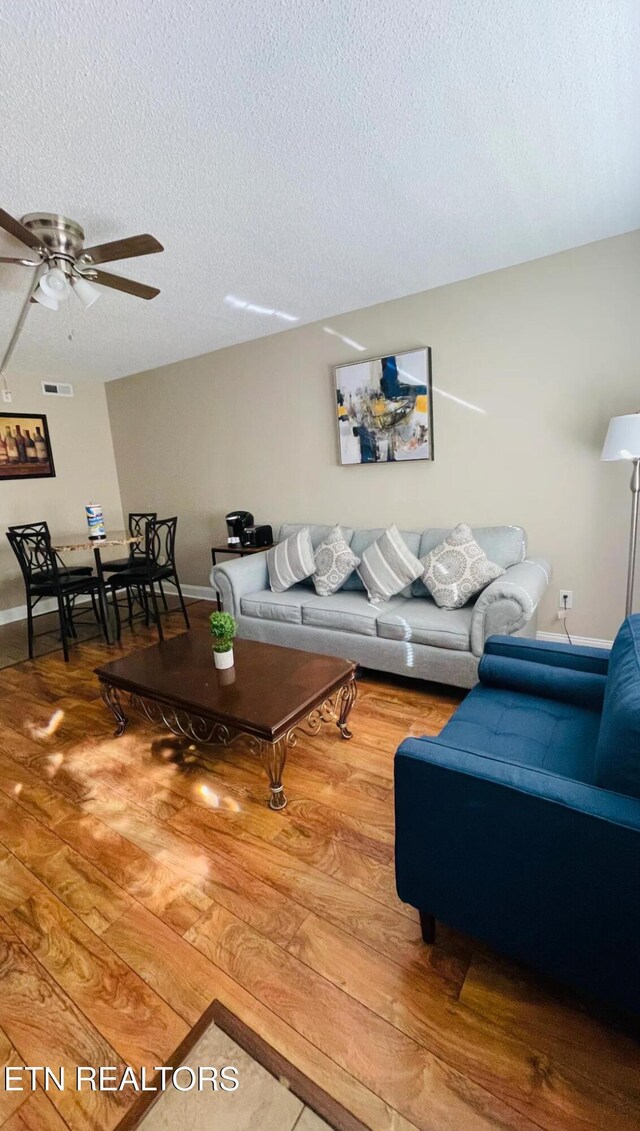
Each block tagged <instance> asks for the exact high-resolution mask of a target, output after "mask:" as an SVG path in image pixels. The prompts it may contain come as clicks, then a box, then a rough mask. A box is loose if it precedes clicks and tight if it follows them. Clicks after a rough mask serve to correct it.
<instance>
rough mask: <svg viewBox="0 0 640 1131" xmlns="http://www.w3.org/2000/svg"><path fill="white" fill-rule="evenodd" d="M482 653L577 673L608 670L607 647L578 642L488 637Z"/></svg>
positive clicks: (599, 673)
mask: <svg viewBox="0 0 640 1131" xmlns="http://www.w3.org/2000/svg"><path fill="white" fill-rule="evenodd" d="M484 651H485V654H486V655H488V656H505V657H507V658H508V659H514V660H528V661H529V662H530V663H532V664H549V665H550V666H552V667H555V668H570V669H572V670H573V671H577V672H593V673H594V675H605V676H606V674H607V672H608V670H609V657H610V655H611V652H610V651H609V649H608V648H585V647H583V646H581V645H579V644H569V642H568V641H567V643H566V644H564V643H556V642H555V641H553V642H552V641H550V640H528V639H526V638H523V637H519V636H490V637H489V638H488V639H487V640H486V641H485V646H484Z"/></svg>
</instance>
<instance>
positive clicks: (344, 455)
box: [335, 346, 433, 464]
mask: <svg viewBox="0 0 640 1131" xmlns="http://www.w3.org/2000/svg"><path fill="white" fill-rule="evenodd" d="M335 379H336V398H337V412H338V436H339V441H340V461H341V463H343V464H347V463H399V462H401V461H404V460H414V459H433V411H432V404H431V350H430V349H429V347H428V346H426V347H424V348H423V349H416V350H409V351H407V352H406V353H396V354H388V355H387V356H385V357H375V358H372V359H371V360H370V361H356V362H353V363H351V364H349V365H338V366H337V367H336V370H335Z"/></svg>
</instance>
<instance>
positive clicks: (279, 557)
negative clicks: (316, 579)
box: [267, 526, 316, 593]
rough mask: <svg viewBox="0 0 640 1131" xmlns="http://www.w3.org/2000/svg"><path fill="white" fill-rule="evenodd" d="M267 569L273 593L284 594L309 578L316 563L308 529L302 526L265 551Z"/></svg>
mask: <svg viewBox="0 0 640 1131" xmlns="http://www.w3.org/2000/svg"><path fill="white" fill-rule="evenodd" d="M267 568H268V570H269V584H270V585H271V588H272V589H273V592H274V593H285V592H286V590H287V589H290V588H291V586H292V585H295V584H296V582H297V581H304V579H305V577H310V576H311V574H312V573H314V571H315V568H316V563H315V559H314V556H313V547H312V545H311V536H310V534H309V528H308V527H307V526H303V528H302V530H298V531H297V532H296V533H295V534H291V535H290V537H289V538H285V540H284V542H278V543H277V545H275V546H274V547H273V548H272V549H271V550H267Z"/></svg>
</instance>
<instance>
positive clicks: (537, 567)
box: [471, 558, 551, 656]
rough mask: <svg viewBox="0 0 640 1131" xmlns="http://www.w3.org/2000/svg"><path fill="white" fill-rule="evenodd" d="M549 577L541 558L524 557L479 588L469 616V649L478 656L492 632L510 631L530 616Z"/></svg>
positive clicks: (522, 624) (548, 571)
mask: <svg viewBox="0 0 640 1131" xmlns="http://www.w3.org/2000/svg"><path fill="white" fill-rule="evenodd" d="M550 580H551V566H550V565H549V563H548V562H546V561H545V560H544V559H543V558H526V559H525V561H523V562H517V564H516V565H512V566H509V568H508V569H507V570H505V572H504V573H503V574H502V576H501V577H498V578H496V580H495V581H492V582H491V585H488V586H487V588H486V589H484V590H483V591H482V593H481V594H480V596H479V597H478V600H477V601H476V603H475V607H474V610H473V616H472V618H471V651H472V652H473V654H474V656H481V655H482V653H483V651H484V642H485V640H486V639H487V637H488V636H492V635H494V634H495V633H503V634H505V635H511V633H513V632H519V631H520V629H521V628H524V626H525V625H526V624H527V623H528V621H530V620H531V618H532V616H533V615H534V613H535V611H536V609H537V607H538V604H539V602H540V599H541V597H542V595H543V593H544V591H545V589H546V588H547V585H548V584H549V581H550Z"/></svg>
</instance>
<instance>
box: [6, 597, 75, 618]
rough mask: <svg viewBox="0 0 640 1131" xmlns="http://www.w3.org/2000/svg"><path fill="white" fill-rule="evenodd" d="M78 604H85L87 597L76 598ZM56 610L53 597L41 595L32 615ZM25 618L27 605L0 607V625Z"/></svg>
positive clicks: (55, 602) (39, 615)
mask: <svg viewBox="0 0 640 1131" xmlns="http://www.w3.org/2000/svg"><path fill="white" fill-rule="evenodd" d="M76 600H77V603H78V604H79V605H85V604H86V603H87V602H88V600H89V598H88V597H85V596H82V597H77V598H76ZM57 611H58V602H57V601H56V600H55V599H54V598H53V597H43V598H42V600H41V601H40V602H39V603H38V604H37V605H36V607H35V609H34V610H33V615H34V616H36V617H41V616H44V614H45V613H56V612H57ZM26 619H27V606H26V605H13V607H12V608H10V609H0V625H2V624H13V622H14V621H17V620H26Z"/></svg>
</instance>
